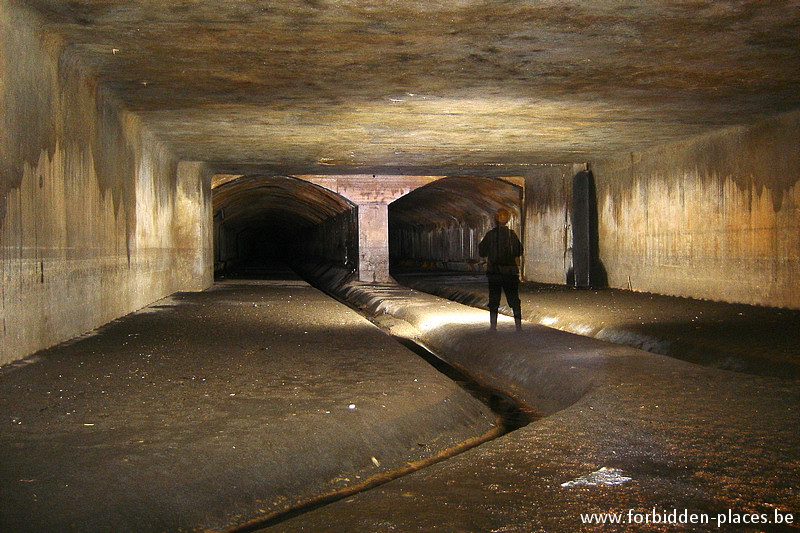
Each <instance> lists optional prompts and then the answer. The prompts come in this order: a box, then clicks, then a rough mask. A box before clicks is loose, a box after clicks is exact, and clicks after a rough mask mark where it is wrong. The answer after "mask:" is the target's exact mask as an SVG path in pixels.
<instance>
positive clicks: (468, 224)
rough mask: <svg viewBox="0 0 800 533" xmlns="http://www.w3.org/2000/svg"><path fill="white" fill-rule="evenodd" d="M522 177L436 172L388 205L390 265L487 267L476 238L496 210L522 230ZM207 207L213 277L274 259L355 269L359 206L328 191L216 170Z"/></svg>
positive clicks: (306, 266)
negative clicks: (211, 221)
mask: <svg viewBox="0 0 800 533" xmlns="http://www.w3.org/2000/svg"><path fill="white" fill-rule="evenodd" d="M513 181H517V184H515V183H513ZM521 181H522V180H520V179H516V180H514V179H508V180H505V179H498V178H476V177H463V178H458V177H449V178H442V179H439V180H436V181H434V182H432V183H430V184H427V185H422V186H421V187H419V188H416V189H414V190H412V191H411V192H409V193H408V194H405V195H403V196H401V197H400V198H398V199H396V200H394V201H393V202H391V203H389V204H388V222H387V226H388V249H389V264H390V269H392V270H393V269H395V268H403V267H409V266H414V267H418V268H427V269H440V270H467V271H475V272H480V271H485V268H486V260H485V258H481V257H480V256H479V254H478V243H479V242H480V240H481V238H482V237H483V236H484V235H485V234H486V232H487V231H489V230H490V229H491V228H492V227H493V226H494V216H495V214H496V213H497V211H498V210H500V209H505V210H507V211H508V212H509V213H511V215H512V216H511V220H510V222H509V227H510V228H512V230H514V231H515V232H516V233H518V234H519V235H522V231H521V226H522V224H521V213H522V186H521ZM212 208H213V212H214V263H215V272H216V273H217V274H218V275H223V276H242V275H250V276H252V275H255V274H256V273H257V272H259V271H261V272H262V273H263V272H264V271H266V270H268V269H269V268H270V266H272V265H275V264H276V263H278V264H285V265H287V266H289V267H292V268H295V269H297V270H300V271H303V272H306V273H308V272H311V271H313V270H314V269H313V267H311V265H324V266H327V267H331V268H336V269H338V270H340V271H344V272H347V273H354V272H356V271H357V270H358V268H359V264H358V258H359V251H358V244H359V238H358V235H359V225H358V213H357V210H358V206H357V205H356V204H354V203H353V202H351V201H349V200H348V199H347V198H344V197H343V196H341V195H339V194H337V193H335V192H333V191H331V190H329V189H326V188H324V187H321V186H319V185H315V184H313V183H309V182H308V181H305V180H302V179H298V178H294V177H287V176H259V175H248V176H238V177H230V176H221V177H220V178H219V179H217V180H215V182H214V183H212ZM523 263H524V261H523Z"/></svg>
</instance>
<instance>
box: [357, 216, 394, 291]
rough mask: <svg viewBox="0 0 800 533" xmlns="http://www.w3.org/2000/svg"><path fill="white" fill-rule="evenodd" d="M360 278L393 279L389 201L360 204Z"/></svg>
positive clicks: (374, 280) (372, 280) (373, 281)
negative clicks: (391, 275) (390, 266)
mask: <svg viewBox="0 0 800 533" xmlns="http://www.w3.org/2000/svg"><path fill="white" fill-rule="evenodd" d="M358 280H359V281H366V282H370V283H383V282H388V281H391V277H390V276H389V203H388V202H370V203H359V204H358Z"/></svg>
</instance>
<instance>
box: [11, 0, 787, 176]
mask: <svg viewBox="0 0 800 533" xmlns="http://www.w3.org/2000/svg"><path fill="white" fill-rule="evenodd" d="M15 5H19V6H25V8H26V9H28V8H30V9H33V10H34V11H35V12H37V14H38V17H39V18H40V19H41V21H42V22H41V23H42V27H43V30H44V31H45V32H47V33H54V34H56V35H57V36H58V37H59V38H58V39H52V41H53V42H59V43H63V49H62V51H61V54H62V56H63V57H62V64H73V63H76V64H78V65H81V66H82V68H84V69H85V70H86V72H90V73H92V76H93V77H96V78H97V79H98V83H99V84H100V86H101V88H103V89H104V90H109V91H111V92H112V93H113V97H114V99H115V101H118V102H120V105H121V106H122V107H123V108H125V109H126V110H129V111H131V112H133V113H135V114H136V115H137V116H138V117H139V118H140V119H141V121H142V122H143V123H144V124H145V125H146V127H147V128H148V129H149V130H150V131H152V132H153V133H154V134H155V135H156V136H157V137H159V138H160V139H161V140H163V141H165V142H167V143H168V144H169V146H170V147H171V148H172V149H173V151H174V153H175V154H176V155H177V156H178V158H180V159H184V160H194V161H205V162H209V163H211V164H212V165H213V166H214V168H215V169H216V170H217V171H220V172H222V171H228V172H231V173H254V172H263V173H270V174H283V175H296V174H324V173H334V174H355V173H370V174H371V173H375V174H408V175H475V176H481V175H494V176H503V175H506V176H507V175H519V172H520V170H514V169H520V168H523V167H524V166H525V165H529V164H532V163H559V162H567V163H579V162H586V161H591V160H592V159H595V158H597V157H602V156H603V155H608V154H611V153H619V152H633V151H638V150H642V149H645V148H649V147H652V146H655V145H658V144H661V143H664V142H668V141H671V140H676V139H682V138H686V137H688V136H693V135H697V134H700V133H705V132H708V131H710V130H715V129H719V128H721V127H724V126H730V125H741V124H748V123H753V122H755V121H756V120H759V119H761V118H764V117H767V116H770V115H775V114H778V113H783V112H787V111H791V110H796V109H798V108H800V91H798V90H797V87H798V85H800V2H798V1H797V0H777V1H768V2H767V1H763V2H762V1H735V2H734V1H712V0H696V1H683V0H619V1H599V0H598V1H585V2H575V1H542V0H535V1H533V0H521V1H513V2H511V1H507V2H499V1H498V2H491V1H486V0H458V1H455V0H452V1H448V0H441V1H430V2H429V1H419V0H395V1H392V2H376V1H371V2H357V1H349V0H341V1H340V0H313V1H311V0H285V1H281V2H264V1H261V0H237V1H235V2H233V1H231V2H208V1H207V0H203V1H200V0H159V1H154V0H72V1H69V2H67V1H64V0H25V1H24V2H21V1H17V2H15ZM523 170H524V169H523Z"/></svg>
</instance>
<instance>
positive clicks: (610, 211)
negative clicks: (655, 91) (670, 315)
mask: <svg viewBox="0 0 800 533" xmlns="http://www.w3.org/2000/svg"><path fill="white" fill-rule="evenodd" d="M592 168H593V172H594V175H595V178H596V183H597V195H598V210H599V237H600V239H599V240H600V258H601V260H602V261H603V263H604V265H605V267H606V270H607V272H608V278H609V283H610V285H612V286H614V287H629V286H630V287H631V288H633V289H634V290H639V291H650V292H657V293H663V294H670V295H677V296H690V297H696V298H706V299H712V300H724V301H730V302H740V303H749V304H759V305H770V306H781V307H790V308H799V307H800V210H798V206H800V184H798V180H800V112H793V113H789V114H786V115H782V116H779V117H776V118H773V119H770V120H766V121H764V122H762V123H759V124H756V125H753V126H750V127H739V128H730V129H725V130H722V131H719V132H716V133H714V134H711V135H707V136H703V137H699V138H695V139H691V140H687V141H685V142H679V143H674V144H669V145H666V146H662V147H659V148H657V149H653V150H650V151H647V152H643V153H633V154H624V155H620V156H619V157H616V158H610V159H607V160H602V161H596V162H593V164H592Z"/></svg>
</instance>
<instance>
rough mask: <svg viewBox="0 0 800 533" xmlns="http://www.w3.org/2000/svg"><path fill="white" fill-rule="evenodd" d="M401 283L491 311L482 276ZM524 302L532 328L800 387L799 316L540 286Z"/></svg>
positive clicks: (532, 286) (410, 274) (415, 277)
mask: <svg viewBox="0 0 800 533" xmlns="http://www.w3.org/2000/svg"><path fill="white" fill-rule="evenodd" d="M395 278H396V279H397V280H398V281H399V282H401V283H403V284H404V285H407V286H409V287H413V288H417V289H419V290H422V291H426V292H429V293H431V294H436V295H438V296H441V297H443V298H448V299H451V300H454V301H458V302H460V303H464V304H466V305H473V306H477V307H481V308H484V309H485V308H487V306H488V299H489V298H488V288H487V284H486V276H485V275H484V274H475V273H459V272H433V271H419V270H417V271H414V270H401V271H397V272H395ZM520 298H521V300H522V313H523V316H524V317H525V319H526V320H528V321H530V322H533V323H537V324H542V325H545V326H548V327H553V328H557V329H561V330H563V331H569V332H571V333H577V334H580V335H587V336H590V337H595V338H599V339H602V340H607V341H610V342H615V343H619V344H625V345H628V346H633V347H635V348H641V349H644V350H647V351H651V352H654V353H660V354H664V355H669V356H672V357H677V358H680V359H683V360H686V361H691V362H694V363H699V364H703V365H706V366H712V367H714V368H722V369H726V370H733V371H738V372H746V373H751V374H758V375H765V376H776V377H783V378H790V379H800V310H792V309H780V308H770V307H763V306H752V305H743V304H729V303H722V302H711V301H706V300H694V299H690V298H678V297H671V296H663V295H658V294H650V293H641V292H633V291H626V290H621V289H573V288H570V287H567V286H563V285H548V284H541V283H522V284H521V285H520ZM502 304H503V305H505V298H503V300H502ZM501 311H502V312H505V313H507V314H510V313H511V311H510V309H508V308H507V307H503V308H501Z"/></svg>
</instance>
